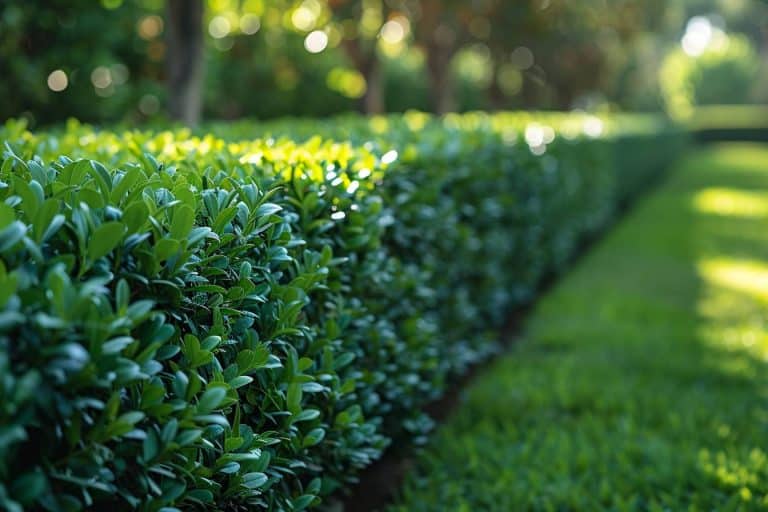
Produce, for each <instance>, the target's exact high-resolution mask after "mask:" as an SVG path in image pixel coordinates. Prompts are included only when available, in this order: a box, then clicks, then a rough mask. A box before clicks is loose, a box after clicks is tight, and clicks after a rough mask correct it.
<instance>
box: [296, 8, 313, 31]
mask: <svg viewBox="0 0 768 512" xmlns="http://www.w3.org/2000/svg"><path fill="white" fill-rule="evenodd" d="M291 22H292V23H293V26H294V27H296V28H297V29H299V30H311V29H312V28H313V27H314V26H315V14H314V13H313V12H312V10H310V9H309V8H307V7H304V6H303V5H302V6H300V7H299V8H298V9H296V10H295V11H293V14H292V15H291Z"/></svg>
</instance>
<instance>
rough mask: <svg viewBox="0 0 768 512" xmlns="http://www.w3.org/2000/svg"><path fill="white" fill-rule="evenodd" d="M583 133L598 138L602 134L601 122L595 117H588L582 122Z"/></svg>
mask: <svg viewBox="0 0 768 512" xmlns="http://www.w3.org/2000/svg"><path fill="white" fill-rule="evenodd" d="M584 133H586V134H587V135H589V136H590V137H599V136H600V135H601V134H602V133H603V122H602V121H601V120H600V119H598V118H597V117H590V118H588V119H586V120H585V121H584Z"/></svg>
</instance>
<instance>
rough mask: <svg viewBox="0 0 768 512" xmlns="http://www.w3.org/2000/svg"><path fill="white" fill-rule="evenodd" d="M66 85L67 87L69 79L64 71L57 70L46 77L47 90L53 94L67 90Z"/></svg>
mask: <svg viewBox="0 0 768 512" xmlns="http://www.w3.org/2000/svg"><path fill="white" fill-rule="evenodd" d="M67 85H69V79H68V78H67V74H66V73H65V72H64V71H62V70H60V69H57V70H55V71H51V74H50V75H48V88H49V89H50V90H52V91H53V92H61V91H63V90H64V89H66V88H67Z"/></svg>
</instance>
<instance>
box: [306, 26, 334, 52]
mask: <svg viewBox="0 0 768 512" xmlns="http://www.w3.org/2000/svg"><path fill="white" fill-rule="evenodd" d="M327 46H328V34H326V33H325V32H323V31H322V30H315V31H313V32H310V33H309V34H307V37H306V38H305V39H304V48H306V49H307V51H308V52H309V53H320V52H321V51H323V50H325V48H326V47H327Z"/></svg>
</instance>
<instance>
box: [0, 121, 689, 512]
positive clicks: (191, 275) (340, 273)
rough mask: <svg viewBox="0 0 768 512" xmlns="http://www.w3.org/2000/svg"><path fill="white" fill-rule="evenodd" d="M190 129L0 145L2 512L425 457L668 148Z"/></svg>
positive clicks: (603, 137) (342, 130) (154, 502)
mask: <svg viewBox="0 0 768 512" xmlns="http://www.w3.org/2000/svg"><path fill="white" fill-rule="evenodd" d="M209 130H210V131H211V132H212V133H214V134H215V135H213V134H209V135H204V136H199V137H196V136H193V135H191V134H190V133H189V132H188V131H186V130H178V131H175V132H170V131H165V132H156V133H152V132H137V131H123V132H110V131H97V130H94V129H93V128H91V127H88V126H81V125H79V124H78V123H76V122H71V123H69V124H68V126H67V127H66V129H63V130H60V131H58V132H51V133H47V134H32V133H29V132H27V131H26V130H25V129H24V126H23V125H22V124H20V123H17V122H9V123H7V124H6V126H5V128H4V129H3V130H2V131H0V140H3V141H5V149H4V150H3V156H2V161H1V163H0V199H2V202H0V398H2V402H1V403H2V406H0V506H2V507H3V508H7V509H9V510H22V509H24V508H41V509H45V510H54V511H56V510H80V509H83V508H96V509H104V508H106V507H112V508H113V509H114V510H131V509H136V510H142V511H158V510H163V511H170V510H179V509H185V510H186V509H192V508H207V509H216V510H240V509H246V508H247V509H271V510H302V509H305V508H308V507H312V506H314V505H316V504H318V503H319V502H320V501H321V497H323V496H327V495H329V494H331V493H333V492H336V491H338V490H340V489H343V488H344V487H346V486H348V485H349V484H351V483H352V482H354V474H355V470H357V469H359V468H362V467H365V466H366V465H368V464H369V463H370V462H371V461H373V460H374V459H376V458H377V457H378V456H379V455H380V454H381V452H382V450H383V449H384V448H385V447H386V446H387V445H388V444H389V443H391V441H392V440H393V439H398V440H399V441H405V440H408V439H410V440H415V441H417V442H418V441H421V440H423V439H424V436H425V435H426V433H427V432H428V431H429V429H430V427H431V424H430V420H429V418H427V417H426V416H425V415H423V414H422V413H420V412H419V409H420V407H421V406H423V405H424V404H425V403H427V402H428V401H430V400H433V399H435V398H437V397H439V396H440V395H441V393H442V392H443V391H444V390H445V388H446V386H447V385H448V384H449V382H450V381H451V379H453V378H455V377H456V376H457V375H460V374H461V373H462V372H464V371H465V370H466V368H467V367H468V366H469V365H471V364H473V363H475V362H477V361H479V360H482V359H484V358H487V357H488V356H489V355H491V354H493V353H494V352H495V351H496V350H497V349H498V347H497V343H496V332H497V329H498V328H499V326H500V325H501V323H502V321H503V319H504V314H505V313H507V312H508V311H509V310H510V309H511V308H514V307H515V306H519V305H521V304H523V303H525V302H527V301H529V300H530V299H531V298H532V297H533V296H534V294H535V292H536V289H537V287H538V285H539V283H540V282H541V280H542V278H543V277H545V276H546V275H547V274H550V273H555V272H558V271H560V270H561V269H562V268H564V266H565V264H566V263H567V261H568V259H569V258H570V257H571V256H572V255H573V253H574V251H575V250H576V248H577V246H578V244H579V241H580V240H582V239H583V238H584V237H587V236H592V235H594V234H595V233H597V232H598V231H600V230H601V229H603V228H604V227H605V226H606V225H607V224H609V223H610V222H611V221H612V220H613V218H614V217H615V215H616V209H617V207H618V206H619V205H620V204H621V203H622V202H625V201H627V200H628V199H629V197H630V196H631V195H632V194H633V193H634V192H635V191H636V190H637V188H638V185H639V184H641V183H645V182H648V181H649V180H651V179H652V178H653V177H654V176H655V175H656V174H658V173H659V172H660V171H661V169H662V166H663V165H664V164H666V163H667V162H668V161H669V160H670V159H671V158H673V157H674V156H675V155H676V154H677V153H678V151H679V149H680V147H681V145H682V144H683V142H684V140H685V137H684V136H683V135H681V133H680V132H678V131H677V130H675V129H674V128H671V127H669V126H667V125H665V124H664V123H663V122H662V121H658V120H655V119H650V118H644V119H640V118H621V119H604V120H598V119H596V118H591V117H588V116H581V115H575V114H574V115H567V116H566V115H555V114H539V115H533V116H532V115H531V114H499V115H496V116H486V115H482V114H469V115H464V116H449V117H447V118H446V119H444V120H437V119H433V118H430V117H427V116H424V115H421V114H408V115H405V116H400V117H390V118H376V119H374V120H372V121H368V120H365V119H361V118H352V119H344V120H337V121H334V122H330V123H329V124H328V126H327V127H325V128H321V129H319V130H318V127H317V125H316V124H315V123H309V122H302V121H293V122H288V123H285V122H279V123H273V124H269V125H253V124H247V123H238V124H233V125H226V126H224V125H220V126H211V127H209ZM318 131H319V132H321V135H323V137H324V138H321V137H318V136H314V137H313V136H312V134H316V133H318ZM585 132H586V133H585ZM269 133H280V134H285V135H287V136H288V137H286V136H282V137H280V138H279V139H275V138H273V137H271V136H269ZM254 134H260V135H263V138H260V139H256V140H253V139H252V137H253V136H254ZM590 134H591V135H590ZM333 138H335V139H337V140H344V139H346V140H348V142H344V143H337V142H333V140H332V139H333ZM619 151H620V153H618V152H619ZM62 155H67V156H62ZM624 184H628V185H624Z"/></svg>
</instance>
